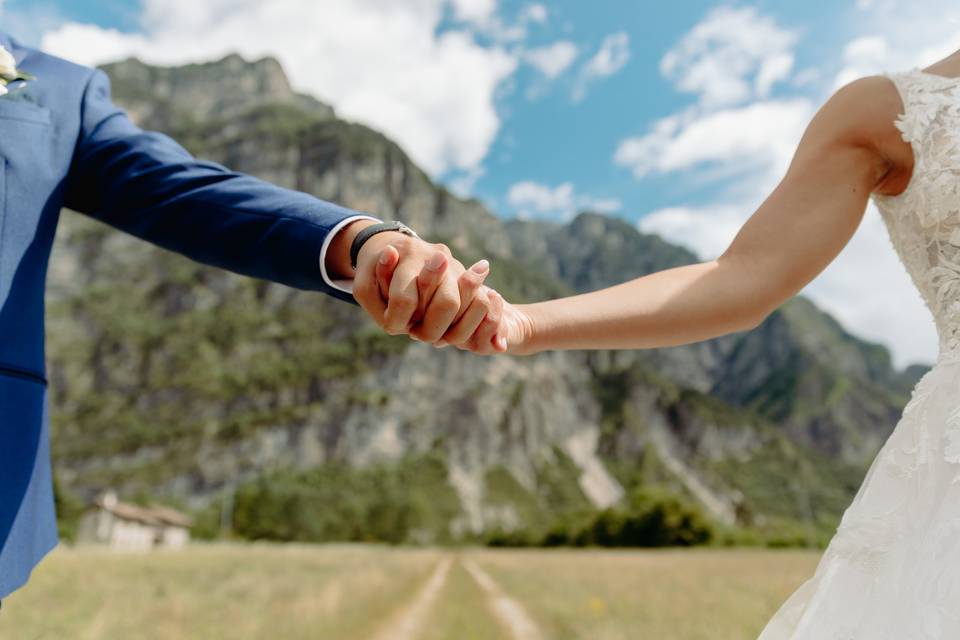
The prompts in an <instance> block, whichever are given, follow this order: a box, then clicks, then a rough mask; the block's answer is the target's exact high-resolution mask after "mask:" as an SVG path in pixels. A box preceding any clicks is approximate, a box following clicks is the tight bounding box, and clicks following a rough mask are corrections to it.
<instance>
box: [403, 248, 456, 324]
mask: <svg viewBox="0 0 960 640" xmlns="http://www.w3.org/2000/svg"><path fill="white" fill-rule="evenodd" d="M449 264H450V261H449V260H447V256H445V255H444V254H443V252H441V251H437V252H436V253H434V254H433V255H432V256H430V258H429V259H428V260H427V261H426V262H425V263H424V265H423V269H421V270H420V274H419V275H418V276H417V293H418V295H419V303H418V305H417V310H416V312H415V313H414V314H413V317H412V318H411V323H413V324H416V323H417V322H420V321H421V320H422V319H423V317H424V315H425V314H426V312H427V308H428V307H429V306H430V302H431V301H432V300H433V296H434V294H435V293H436V292H437V288H438V287H439V286H440V283H441V282H443V280H444V278H443V274H444V273H446V271H447V266H448V265H449Z"/></svg>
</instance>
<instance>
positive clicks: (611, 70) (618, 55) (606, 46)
mask: <svg viewBox="0 0 960 640" xmlns="http://www.w3.org/2000/svg"><path fill="white" fill-rule="evenodd" d="M629 60H630V36H629V35H628V34H627V33H626V32H625V31H620V32H617V33H612V34H610V35H608V36H607V37H606V38H604V39H603V43H602V44H601V45H600V48H599V49H598V50H597V52H596V53H595V54H594V55H593V57H591V58H590V59H589V60H588V61H587V62H586V63H585V64H584V65H583V68H582V69H581V70H580V77H579V79H578V80H577V83H576V85H575V86H574V89H573V99H574V100H575V101H579V100H582V99H583V98H584V97H586V95H587V89H588V88H589V85H590V84H591V83H592V82H593V81H594V80H596V79H598V78H605V77H609V76H612V75H614V74H615V73H617V72H619V71H620V70H621V69H623V67H624V66H626V64H627V62H628V61H629Z"/></svg>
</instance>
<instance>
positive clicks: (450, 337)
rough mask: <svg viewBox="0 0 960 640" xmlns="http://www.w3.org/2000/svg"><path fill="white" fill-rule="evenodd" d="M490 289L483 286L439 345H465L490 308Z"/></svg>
mask: <svg viewBox="0 0 960 640" xmlns="http://www.w3.org/2000/svg"><path fill="white" fill-rule="evenodd" d="M488 292H489V289H487V288H486V287H481V288H480V289H479V290H478V291H477V293H476V294H475V295H474V297H473V301H472V302H471V303H470V306H469V307H467V310H466V312H464V314H463V315H462V316H460V319H459V320H457V321H456V322H454V323H453V325H451V326H450V329H448V330H447V332H446V333H445V334H444V335H443V337H442V338H441V339H440V343H439V344H438V345H437V346H446V345H451V344H452V345H454V346H456V347H465V346H466V343H467V341H468V340H470V337H471V336H472V335H473V334H474V333H475V332H476V330H477V328H478V327H479V326H480V324H481V323H482V322H483V319H484V318H485V317H486V315H487V312H488V311H489V310H490V299H489V297H488Z"/></svg>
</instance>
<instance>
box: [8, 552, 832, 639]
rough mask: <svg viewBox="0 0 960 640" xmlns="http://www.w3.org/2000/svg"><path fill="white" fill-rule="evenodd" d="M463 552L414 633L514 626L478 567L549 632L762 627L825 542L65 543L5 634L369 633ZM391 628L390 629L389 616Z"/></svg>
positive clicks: (12, 612) (496, 634)
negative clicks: (562, 546)
mask: <svg viewBox="0 0 960 640" xmlns="http://www.w3.org/2000/svg"><path fill="white" fill-rule="evenodd" d="M445 556H452V558H453V564H452V565H451V568H450V571H449V572H448V574H447V577H446V580H445V582H444V583H443V586H442V588H441V589H440V590H439V591H438V592H436V599H435V600H434V601H433V602H432V605H431V606H430V607H428V608H427V609H426V613H425V616H424V617H423V618H422V624H421V625H419V627H418V629H419V630H418V631H417V632H416V633H415V634H414V637H412V638H409V639H408V640H446V639H449V640H488V639H489V640H494V639H500V638H503V639H509V638H510V637H511V635H510V633H509V632H508V631H507V629H506V628H505V626H504V622H503V620H502V619H501V618H498V617H497V613H496V607H495V606H494V604H493V598H491V597H490V595H489V594H488V593H486V592H485V591H484V590H483V589H482V588H481V587H480V586H479V585H478V583H477V582H476V580H475V579H474V578H473V577H472V576H471V574H470V573H468V572H467V571H465V569H464V564H463V561H464V560H470V561H472V562H474V563H476V565H477V566H479V567H481V568H482V569H483V570H484V571H485V572H486V573H487V574H488V575H489V576H490V577H491V578H493V580H494V581H495V582H496V584H497V586H498V588H499V590H500V591H501V592H502V594H503V595H505V596H506V597H508V598H510V599H512V600H513V601H514V602H516V603H517V604H518V605H519V606H520V607H521V608H522V609H523V610H524V611H525V612H526V614H527V615H528V617H529V618H530V619H532V620H533V621H534V623H535V624H536V625H537V626H538V627H539V630H540V632H541V635H542V637H543V638H544V639H548V640H552V639H555V638H557V639H561V638H562V639H564V640H567V639H569V640H578V639H583V640H619V639H624V640H625V639H627V638H630V639H634V638H664V639H669V640H701V639H703V640H706V639H708V638H709V639H710V640H734V639H736V640H740V639H742V638H750V637H756V635H757V634H758V633H759V631H760V629H761V628H762V626H763V625H764V624H765V622H766V621H767V620H768V619H769V618H770V616H771V615H772V614H773V613H774V611H775V610H776V609H777V607H779V606H780V604H781V603H782V602H783V601H784V600H785V599H786V597H787V596H788V595H789V594H790V593H791V592H792V591H793V590H794V589H795V588H796V587H798V586H799V585H800V584H801V583H802V582H803V580H805V579H806V578H808V577H809V576H810V575H812V573H813V570H814V568H815V566H816V562H817V558H818V553H816V552H808V551H770V550H752V549H751V550H739V549H728V550H717V549H698V550H675V549H668V550H659V551H650V550H646V551H634V550H618V551H605V550H550V551H543V550H522V551H517V550H485V549H462V550H439V549H410V548H389V547H379V546H363V545H323V546H320V545H317V546H312V545H296V544H291V545H273V544H270V545H268V544H254V545H222V544H212V545H202V544H201V545H195V546H193V547H191V548H189V549H187V550H184V551H179V552H156V553H145V554H135V553H110V552H107V551H103V550H97V549H92V548H83V547H80V548H67V547H61V548H60V549H58V550H57V551H55V552H54V553H53V554H52V555H51V556H50V558H49V559H47V560H46V561H44V562H43V563H42V564H41V565H40V567H38V568H37V570H36V571H35V572H34V576H33V578H32V579H31V581H30V583H29V585H28V586H27V587H25V588H24V589H22V590H20V591H18V592H16V593H15V594H13V595H12V596H10V597H8V598H7V599H5V600H4V602H3V613H2V615H0V639H4V640H6V639H8V638H9V639H11V640H14V639H17V640H18V639H20V638H30V639H33V638H71V639H78V640H85V639H87V640H97V639H100V638H138V639H144V640H151V639H154V638H157V639H160V638H164V639H166V638H185V639H191V638H202V639H205V640H206V639H217V638H230V639H231V640H240V639H244V638H284V639H285V640H286V639H293V640H296V639H298V638H322V639H324V640H341V639H342V640H369V639H370V638H374V637H377V638H379V637H383V636H382V633H383V629H384V625H390V624H392V623H393V621H397V620H402V619H403V617H404V613H405V612H406V611H408V608H409V606H410V604H411V603H412V602H413V601H415V600H416V598H417V596H418V594H419V593H420V591H421V588H422V587H423V585H425V584H426V583H427V580H428V577H429V576H430V575H431V574H432V573H433V571H434V569H435V568H436V567H437V566H438V563H439V562H440V561H441V559H442V558H443V557H445ZM388 632H389V629H388Z"/></svg>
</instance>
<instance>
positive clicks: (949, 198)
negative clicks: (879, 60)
mask: <svg viewBox="0 0 960 640" xmlns="http://www.w3.org/2000/svg"><path fill="white" fill-rule="evenodd" d="M885 76H886V77H887V78H889V79H890V80H891V81H892V82H893V83H894V85H896V87H897V89H898V91H899V92H900V99H901V101H902V102H903V106H904V109H903V113H902V114H901V115H900V116H899V117H898V118H897V119H896V121H895V123H894V124H895V125H896V127H897V129H899V130H900V132H901V134H902V137H903V139H904V140H905V141H906V142H909V143H910V146H911V147H912V148H913V155H914V168H913V175H912V177H911V178H910V182H909V184H908V185H907V188H906V190H905V191H903V192H902V193H900V194H898V195H896V196H884V195H881V194H873V196H872V198H873V201H874V202H875V203H876V205H877V208H878V209H879V210H880V214H881V216H882V217H883V220H884V223H885V224H886V226H887V231H888V232H889V237H890V242H891V244H892V245H893V248H894V250H895V251H896V252H897V255H898V256H899V257H900V260H901V261H902V262H903V264H904V266H905V267H906V269H907V271H908V273H909V274H910V277H911V278H912V280H913V282H914V284H915V285H916V287H917V288H918V289H919V290H920V295H921V296H922V297H923V300H924V302H925V303H926V305H927V307H928V308H929V309H930V312H931V313H932V314H933V319H934V322H935V323H936V327H937V333H938V335H939V342H940V355H939V356H938V362H939V361H943V360H951V361H956V360H960V78H948V77H946V76H939V75H933V74H930V73H926V72H923V71H920V70H919V69H912V70H909V71H898V72H893V73H887V74H885Z"/></svg>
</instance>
